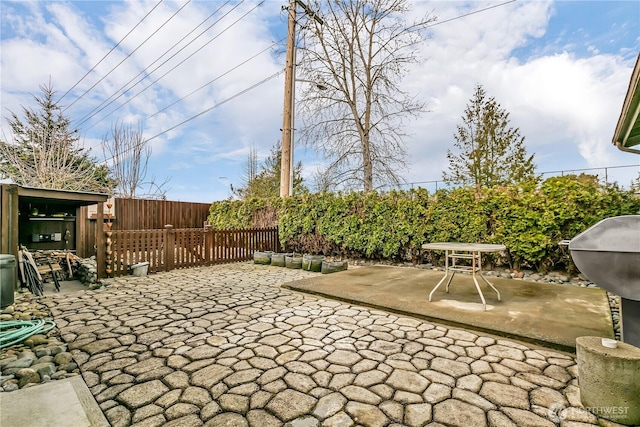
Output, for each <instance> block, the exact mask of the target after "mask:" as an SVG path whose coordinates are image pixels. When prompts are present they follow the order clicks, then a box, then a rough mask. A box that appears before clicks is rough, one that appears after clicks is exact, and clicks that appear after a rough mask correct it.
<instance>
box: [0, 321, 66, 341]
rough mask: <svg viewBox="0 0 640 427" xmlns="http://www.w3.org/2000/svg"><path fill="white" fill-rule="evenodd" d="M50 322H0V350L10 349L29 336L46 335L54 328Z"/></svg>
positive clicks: (53, 324)
mask: <svg viewBox="0 0 640 427" xmlns="http://www.w3.org/2000/svg"><path fill="white" fill-rule="evenodd" d="M55 326H56V324H55V323H54V322H53V321H52V320H42V319H37V320H11V321H7V322H0V348H6V347H10V346H12V345H14V344H17V343H19V342H21V341H23V340H25V339H27V338H29V337H30V336H31V335H35V334H46V333H47V332H49V331H50V330H51V329H53V328H55Z"/></svg>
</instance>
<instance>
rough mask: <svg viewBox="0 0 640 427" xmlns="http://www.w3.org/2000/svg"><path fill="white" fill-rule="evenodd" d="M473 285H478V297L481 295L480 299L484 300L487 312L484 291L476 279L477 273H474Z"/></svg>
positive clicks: (483, 303) (485, 307)
mask: <svg viewBox="0 0 640 427" xmlns="http://www.w3.org/2000/svg"><path fill="white" fill-rule="evenodd" d="M480 277H482V276H480ZM473 283H475V284H476V289H477V290H478V295H480V299H481V300H482V305H483V306H484V311H487V302H486V301H485V300H484V295H483V294H482V289H480V285H478V280H477V279H476V273H473Z"/></svg>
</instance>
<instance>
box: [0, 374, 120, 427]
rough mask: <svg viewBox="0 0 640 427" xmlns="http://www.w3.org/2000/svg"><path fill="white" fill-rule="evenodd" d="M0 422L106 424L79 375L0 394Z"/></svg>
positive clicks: (15, 425)
mask: <svg viewBox="0 0 640 427" xmlns="http://www.w3.org/2000/svg"><path fill="white" fill-rule="evenodd" d="M0 425H1V426H7V427H9V426H11V427H49V426H50V427H60V426H73V427H103V426H104V427H108V426H109V425H110V424H109V422H108V421H107V419H106V418H105V416H104V414H103V413H102V411H101V410H100V407H99V406H98V404H97V403H96V401H95V399H94V398H93V395H92V394H91V392H90V391H89V388H88V387H87V385H86V384H85V382H84V381H83V379H82V377H80V376H77V377H72V378H67V379H64V380H59V381H52V382H50V383H47V384H42V385H39V386H37V387H30V388H24V389H21V390H17V391H14V392H11V393H0Z"/></svg>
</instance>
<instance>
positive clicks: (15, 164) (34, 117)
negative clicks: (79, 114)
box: [0, 83, 114, 193]
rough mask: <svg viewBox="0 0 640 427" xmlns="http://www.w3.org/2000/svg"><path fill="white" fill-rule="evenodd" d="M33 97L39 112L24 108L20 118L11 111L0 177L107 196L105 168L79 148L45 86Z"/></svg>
mask: <svg viewBox="0 0 640 427" xmlns="http://www.w3.org/2000/svg"><path fill="white" fill-rule="evenodd" d="M40 90H41V91H42V93H43V95H42V96H41V97H38V96H34V99H35V101H36V103H37V104H38V106H39V109H37V110H35V109H32V108H24V107H23V114H24V118H23V119H22V118H20V117H19V116H18V115H17V114H16V113H14V112H11V118H10V119H8V120H7V122H8V123H9V126H10V127H11V131H12V140H11V141H0V178H3V179H9V180H11V181H12V182H13V183H15V184H18V185H24V186H30V187H38V188H48V189H54V190H73V191H92V192H100V193H111V190H112V189H113V186H114V181H113V179H111V177H110V176H109V169H108V168H107V167H106V166H104V165H99V164H98V163H97V162H96V160H94V159H93V158H91V157H90V156H89V155H88V153H87V152H86V151H85V149H84V148H79V144H78V142H79V139H80V138H79V137H78V135H77V132H76V131H72V130H71V129H69V125H70V120H69V119H68V118H67V117H65V116H63V115H62V112H61V109H60V107H59V106H58V104H57V103H56V102H55V101H54V100H53V98H54V95H55V91H54V90H53V87H52V86H51V83H49V84H48V85H46V86H40Z"/></svg>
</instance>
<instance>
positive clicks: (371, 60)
mask: <svg viewBox="0 0 640 427" xmlns="http://www.w3.org/2000/svg"><path fill="white" fill-rule="evenodd" d="M309 7H310V9H312V10H315V11H317V12H318V13H319V15H321V16H322V19H323V20H324V23H323V25H320V24H319V23H318V22H317V21H316V20H309V22H308V23H307V24H306V25H304V26H303V29H302V32H301V34H302V37H301V39H302V40H303V41H304V46H303V47H299V48H298V54H297V55H298V57H299V61H300V62H299V66H298V78H299V80H301V79H302V80H311V81H316V82H318V83H320V84H321V85H322V86H323V89H325V90H317V88H314V87H312V86H309V85H307V87H306V89H304V90H303V91H302V94H303V99H302V100H301V101H299V102H298V106H299V107H300V108H299V118H302V119H303V121H304V126H303V129H302V131H301V132H300V136H301V139H302V140H303V141H304V142H305V143H306V144H310V145H314V146H316V147H318V148H319V149H320V150H322V152H323V153H324V154H325V156H326V159H327V160H328V162H329V163H328V166H327V168H326V170H325V171H324V173H323V174H324V178H323V179H322V180H323V181H324V182H331V183H332V187H333V188H360V189H363V190H364V191H371V190H373V189H374V188H376V187H378V186H382V185H386V184H394V185H397V184H399V183H400V182H401V181H402V177H401V173H402V171H403V170H406V150H405V145H404V141H403V139H404V137H405V136H406V135H405V134H404V133H403V121H404V120H406V119H407V118H408V117H411V116H416V115H418V114H419V113H422V112H424V111H425V105H424V104H423V103H422V102H420V101H418V100H416V99H415V98H414V97H412V96H411V95H410V94H408V93H406V92H404V91H402V90H401V88H400V82H401V79H402V78H403V77H404V75H405V74H406V72H407V67H408V66H409V65H410V64H413V63H416V62H417V60H418V57H417V54H416V50H417V47H418V45H419V44H420V43H422V42H423V40H424V39H425V29H426V27H427V26H428V24H429V23H431V22H433V21H434V20H435V18H434V17H431V16H428V15H427V16H425V17H422V18H420V19H417V20H415V21H413V22H407V21H406V20H405V17H406V16H407V14H408V12H409V5H408V2H407V1H406V0H351V1H344V0H329V1H328V2H325V1H321V0H314V1H312V2H310V4H309Z"/></svg>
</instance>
